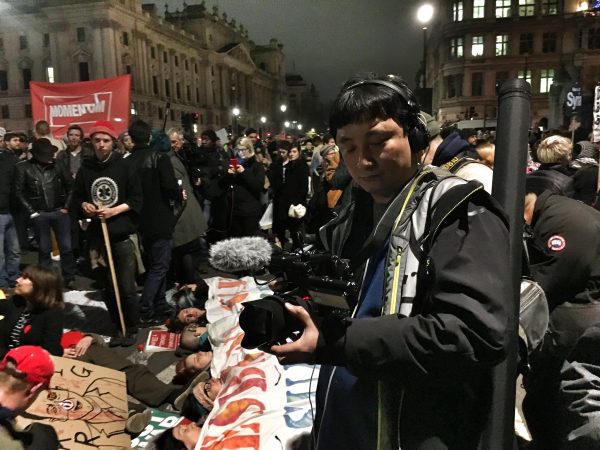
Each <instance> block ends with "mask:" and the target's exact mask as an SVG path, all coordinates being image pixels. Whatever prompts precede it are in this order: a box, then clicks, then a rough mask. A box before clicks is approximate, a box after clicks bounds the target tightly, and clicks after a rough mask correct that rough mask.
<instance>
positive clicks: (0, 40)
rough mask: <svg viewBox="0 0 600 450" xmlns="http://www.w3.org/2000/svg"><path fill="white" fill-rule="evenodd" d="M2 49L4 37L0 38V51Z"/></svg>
mask: <svg viewBox="0 0 600 450" xmlns="http://www.w3.org/2000/svg"><path fill="white" fill-rule="evenodd" d="M3 51H4V38H0V52H3Z"/></svg>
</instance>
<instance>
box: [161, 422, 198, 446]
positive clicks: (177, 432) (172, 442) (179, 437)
mask: <svg viewBox="0 0 600 450" xmlns="http://www.w3.org/2000/svg"><path fill="white" fill-rule="evenodd" d="M200 430H201V428H200V427H199V426H198V425H196V423H195V422H189V423H185V424H181V425H177V426H176V427H173V428H169V429H168V430H165V431H163V432H162V433H161V434H160V435H159V436H158V437H157V438H156V439H155V440H154V442H153V445H154V447H153V448H154V449H156V450H194V448H195V447H196V443H197V442H198V440H199V439H200Z"/></svg>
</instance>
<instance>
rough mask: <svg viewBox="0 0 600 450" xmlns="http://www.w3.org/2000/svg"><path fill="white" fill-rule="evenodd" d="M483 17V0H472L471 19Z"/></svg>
mask: <svg viewBox="0 0 600 450" xmlns="http://www.w3.org/2000/svg"><path fill="white" fill-rule="evenodd" d="M484 17H485V0H473V19H483V18H484Z"/></svg>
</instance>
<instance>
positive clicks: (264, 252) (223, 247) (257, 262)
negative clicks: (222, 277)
mask: <svg viewBox="0 0 600 450" xmlns="http://www.w3.org/2000/svg"><path fill="white" fill-rule="evenodd" d="M271 253H272V248H271V244H269V241H267V240H266V239H265V238H262V237H258V236H252V237H241V238H231V239H225V240H222V241H219V242H217V243H216V244H214V245H213V246H212V247H211V248H210V258H209V262H210V264H211V265H212V266H213V267H214V268H215V269H217V270H220V271H221V272H256V271H258V270H260V269H262V268H264V267H266V266H268V265H269V263H270V262H271Z"/></svg>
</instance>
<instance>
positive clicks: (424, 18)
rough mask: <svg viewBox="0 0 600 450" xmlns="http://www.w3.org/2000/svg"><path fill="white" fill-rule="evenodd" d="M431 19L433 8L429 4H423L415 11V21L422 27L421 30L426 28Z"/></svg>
mask: <svg viewBox="0 0 600 450" xmlns="http://www.w3.org/2000/svg"><path fill="white" fill-rule="evenodd" d="M432 17H433V6H431V5H430V4H429V3H424V4H422V5H421V6H419V9H418V10H417V20H418V21H419V22H420V23H421V24H422V25H423V28H427V24H428V23H429V21H430V20H431V19H432Z"/></svg>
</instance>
